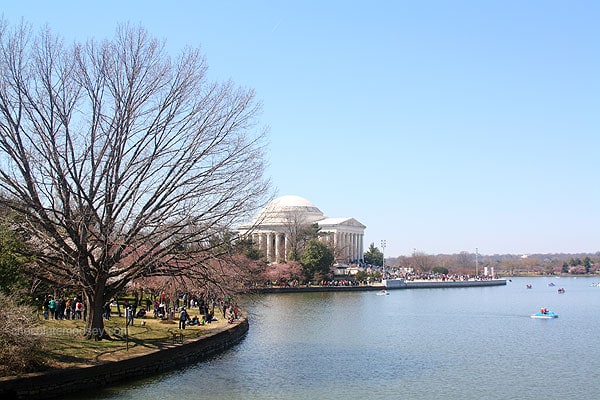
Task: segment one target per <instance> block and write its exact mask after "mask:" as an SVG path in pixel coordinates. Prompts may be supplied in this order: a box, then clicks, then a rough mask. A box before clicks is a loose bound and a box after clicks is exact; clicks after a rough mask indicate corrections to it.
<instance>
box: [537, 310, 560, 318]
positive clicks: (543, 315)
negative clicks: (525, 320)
mask: <svg viewBox="0 0 600 400" xmlns="http://www.w3.org/2000/svg"><path fill="white" fill-rule="evenodd" d="M531 318H539V319H552V318H558V314H557V313H555V312H554V311H550V310H548V309H547V308H542V309H540V311H538V312H536V313H535V314H533V315H532V316H531Z"/></svg>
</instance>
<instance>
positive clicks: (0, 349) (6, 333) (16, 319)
mask: <svg viewBox="0 0 600 400" xmlns="http://www.w3.org/2000/svg"><path fill="white" fill-rule="evenodd" d="M0 315H2V316H3V318H0V376H9V375H18V374H21V373H26V372H34V371H39V370H40V369H43V368H44V367H45V364H46V363H45V359H44V356H43V351H42V347H43V335H42V333H43V332H42V330H41V329H39V325H40V321H39V319H38V317H37V316H36V314H35V311H34V310H32V308H31V307H29V306H26V305H18V304H17V302H15V301H14V300H13V299H11V298H10V297H6V296H4V295H0Z"/></svg>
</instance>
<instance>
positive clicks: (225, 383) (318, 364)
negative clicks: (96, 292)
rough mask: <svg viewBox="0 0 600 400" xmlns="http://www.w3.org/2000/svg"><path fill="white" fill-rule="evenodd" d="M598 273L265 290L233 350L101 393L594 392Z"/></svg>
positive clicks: (434, 395) (489, 395)
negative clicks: (548, 314) (436, 284)
mask: <svg viewBox="0 0 600 400" xmlns="http://www.w3.org/2000/svg"><path fill="white" fill-rule="evenodd" d="M598 280H599V279H596V280H594V279H592V278H578V279H574V278H564V277H562V278H553V279H552V280H551V279H550V278H527V279H526V278H515V279H513V280H512V282H509V283H508V284H507V286H499V287H484V288H454V289H411V290H396V291H392V292H391V294H390V295H389V296H376V295H375V294H374V293H373V292H363V293H306V294H304V293H299V294H278V295H265V296H263V297H262V298H261V299H260V301H258V302H253V303H251V304H247V305H246V307H247V308H248V310H249V311H250V313H251V326H250V331H249V333H248V336H247V337H246V338H245V339H244V340H243V341H242V343H240V344H239V345H238V346H236V347H235V348H233V349H231V350H229V351H227V352H226V353H224V354H221V355H219V356H217V357H215V358H213V359H211V360H209V361H207V362H203V363H199V364H197V365H194V366H191V367H188V368H186V369H184V370H180V371H177V372H173V373H170V374H165V375H161V376H159V377H153V378H149V379H147V380H144V381H137V382H134V383H131V384H129V385H124V386H120V387H116V388H112V389H110V390H106V391H103V392H100V393H98V395H97V397H96V398H98V399H100V398H102V399H134V398H136V399H137V398H144V399H157V398H160V399H181V398H198V399H302V398H305V399H340V398H343V399H389V398H390V397H391V398H406V399H439V398H447V399H482V398H486V399H541V398H546V399H558V398H566V397H570V398H578V399H598V398H600V379H599V378H600V372H599V371H600V335H599V334H598V329H599V328H600V312H599V311H598V306H599V305H600V288H598V287H592V286H591V283H592V282H595V281H598ZM550 281H554V282H555V283H556V287H551V286H548V283H549V282H550ZM527 283H531V284H532V285H533V288H532V289H526V288H525V285H526V284H527ZM557 287H564V288H565V292H566V293H564V294H558V293H557ZM540 307H547V308H549V309H551V310H553V311H556V312H557V313H558V314H559V315H560V316H559V318H558V319H556V320H535V319H531V318H530V317H529V316H530V315H531V314H533V313H535V312H536V311H537V310H538V309H539V308H540ZM86 397H88V398H89V394H86Z"/></svg>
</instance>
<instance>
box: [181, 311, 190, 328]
mask: <svg viewBox="0 0 600 400" xmlns="http://www.w3.org/2000/svg"><path fill="white" fill-rule="evenodd" d="M188 318H189V315H188V313H187V311H185V307H181V312H180V313H179V329H185V324H186V323H187V320H188Z"/></svg>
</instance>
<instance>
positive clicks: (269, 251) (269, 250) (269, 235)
mask: <svg viewBox="0 0 600 400" xmlns="http://www.w3.org/2000/svg"><path fill="white" fill-rule="evenodd" d="M265 235H266V237H267V262H271V233H270V232H267V233H266V234H265Z"/></svg>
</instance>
